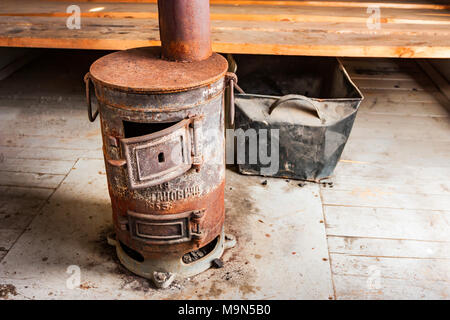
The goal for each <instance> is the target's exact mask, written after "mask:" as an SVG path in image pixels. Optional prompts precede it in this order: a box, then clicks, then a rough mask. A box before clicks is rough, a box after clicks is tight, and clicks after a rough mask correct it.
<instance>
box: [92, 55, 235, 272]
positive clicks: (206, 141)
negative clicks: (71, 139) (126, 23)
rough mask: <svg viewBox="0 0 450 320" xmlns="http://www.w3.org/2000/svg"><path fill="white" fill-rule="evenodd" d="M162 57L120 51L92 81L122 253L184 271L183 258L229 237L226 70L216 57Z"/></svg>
mask: <svg viewBox="0 0 450 320" xmlns="http://www.w3.org/2000/svg"><path fill="white" fill-rule="evenodd" d="M160 55H161V48H159V47H148V48H136V49H130V50H125V51H119V52H115V53H112V54H109V55H107V56H104V57H102V58H100V59H99V60H97V61H96V62H94V64H93V65H92V66H91V68H90V74H88V75H87V77H86V79H87V80H90V81H92V83H93V84H94V87H95V97H96V100H97V101H98V109H99V114H100V120H101V128H102V136H103V153H104V158H105V166H106V172H107V179H108V188H109V193H110V197H111V202H112V209H113V220H114V229H115V233H116V236H117V241H118V243H119V244H120V247H121V249H123V251H124V252H126V254H127V255H128V256H130V257H133V259H134V260H136V262H137V263H141V262H143V261H145V260H151V261H157V260H158V259H160V260H161V261H167V260H170V259H172V260H173V261H178V260H179V261H180V263H181V264H182V265H183V263H184V262H182V260H181V259H182V257H183V255H185V254H186V253H188V252H192V251H194V250H197V249H199V248H201V247H204V246H205V245H207V244H208V243H211V242H212V241H213V240H215V239H216V238H218V237H219V236H220V235H221V233H222V228H223V223H224V214H225V213H224V183H225V156H224V150H225V146H224V144H225V142H224V89H225V86H226V71H227V67H228V64H227V61H226V59H225V58H223V57H222V56H220V55H218V54H216V53H214V54H212V55H211V56H210V57H209V58H208V59H206V60H203V61H196V62H190V63H179V62H173V61H167V60H162V59H160ZM87 82H89V81H87ZM89 87H90V86H89V83H87V88H89ZM91 87H92V85H91ZM91 90H92V88H91ZM88 95H89V94H88ZM91 96H93V94H91ZM91 96H90V97H91ZM92 98H93V97H92ZM152 263H153V262H152ZM133 264H134V262H133ZM182 267H183V266H182ZM182 267H181V268H182ZM138 268H139V267H138ZM142 268H144V269H145V266H142ZM158 268H159V269H161V268H163V267H161V265H160V266H159V267H158ZM171 268H173V266H172V267H171ZM131 269H132V268H131ZM163 269H164V268H163ZM169 269H170V268H167V270H157V271H161V272H164V271H167V272H173V270H169ZM133 271H135V272H136V270H133ZM138 271H139V270H138ZM147 271H148V270H147ZM147 271H145V272H147ZM189 272H190V273H191V274H195V273H198V272H191V271H189ZM189 272H188V273H187V274H189ZM136 273H139V272H136ZM141 274H142V272H141Z"/></svg>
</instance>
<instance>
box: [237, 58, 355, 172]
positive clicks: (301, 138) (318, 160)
mask: <svg viewBox="0 0 450 320" xmlns="http://www.w3.org/2000/svg"><path fill="white" fill-rule="evenodd" d="M234 59H235V60H236V62H237V66H238V70H237V75H238V77H239V85H240V87H241V88H242V89H243V90H244V91H245V93H240V94H236V96H235V106H236V119H235V128H236V129H243V130H244V132H246V131H247V130H249V129H250V130H255V132H256V134H257V135H258V144H259V147H261V145H264V146H267V147H268V149H269V150H268V154H270V155H271V158H274V153H277V152H278V153H279V156H278V157H277V158H276V159H277V160H278V166H277V167H276V170H265V169H267V164H263V163H262V162H261V159H260V157H258V159H257V161H253V163H252V161H250V158H249V157H247V158H246V159H245V162H244V163H238V168H239V171H240V172H241V173H243V174H251V175H265V176H273V177H282V178H292V179H300V180H312V181H319V180H321V179H323V178H326V177H329V176H330V175H331V174H332V173H333V170H334V168H335V167H336V164H337V162H338V161H339V159H340V157H341V154H342V151H343V149H344V146H345V143H346V142H347V139H348V137H349V135H350V132H351V129H352V126H353V121H354V119H355V117H356V113H357V111H358V107H359V105H360V103H361V101H362V99H363V96H362V94H361V92H360V91H359V90H358V88H357V87H356V86H355V84H354V83H353V82H352V81H351V79H350V77H349V76H348V74H347V72H346V71H345V69H344V67H343V66H342V64H341V63H340V61H339V60H338V59H335V58H321V57H281V56H279V57H276V56H257V57H255V56H234ZM266 130H267V131H266ZM274 130H275V131H274ZM261 132H266V133H264V135H262V134H261ZM267 132H268V133H269V134H267ZM271 132H272V133H277V134H276V135H275V134H270V133H271ZM273 139H275V140H276V141H275V140H273ZM250 142H251V139H246V140H245V150H247V151H248V150H250V146H249V143H250ZM261 142H264V143H261ZM274 145H275V146H277V148H276V149H272V146H274ZM240 151H241V152H242V150H240ZM238 152H239V151H238ZM275 156H276V155H275Z"/></svg>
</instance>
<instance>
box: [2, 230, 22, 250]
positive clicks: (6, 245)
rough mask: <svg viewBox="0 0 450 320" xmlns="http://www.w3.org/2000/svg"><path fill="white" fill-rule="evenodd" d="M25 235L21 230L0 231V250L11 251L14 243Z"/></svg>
mask: <svg viewBox="0 0 450 320" xmlns="http://www.w3.org/2000/svg"><path fill="white" fill-rule="evenodd" d="M22 233H23V230H19V229H0V248H1V249H2V251H7V250H9V249H11V247H12V245H13V244H14V242H15V241H16V240H17V239H18V238H19V236H20V235H21V234H22Z"/></svg>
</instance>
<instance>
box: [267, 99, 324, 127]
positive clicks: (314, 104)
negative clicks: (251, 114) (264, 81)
mask: <svg viewBox="0 0 450 320" xmlns="http://www.w3.org/2000/svg"><path fill="white" fill-rule="evenodd" d="M291 100H301V101H305V102H308V103H309V104H310V105H312V106H313V107H314V110H315V111H316V113H317V116H318V117H319V119H320V121H321V122H322V123H324V122H325V119H324V118H323V116H322V113H321V112H320V109H319V106H318V105H317V103H316V102H315V101H314V100H313V99H310V98H308V97H305V96H302V95H300V94H288V95H285V96H282V97H281V98H279V99H278V100H276V101H275V102H274V103H272V105H271V106H270V108H269V115H270V114H272V112H273V110H275V108H276V107H278V106H279V105H280V104H283V103H285V102H287V101H291Z"/></svg>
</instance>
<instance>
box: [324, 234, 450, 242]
mask: <svg viewBox="0 0 450 320" xmlns="http://www.w3.org/2000/svg"><path fill="white" fill-rule="evenodd" d="M327 237H336V238H353V239H374V240H399V241H420V242H437V243H450V240H449V241H446V240H423V239H412V238H386V237H370V236H354V235H343V234H327Z"/></svg>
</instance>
